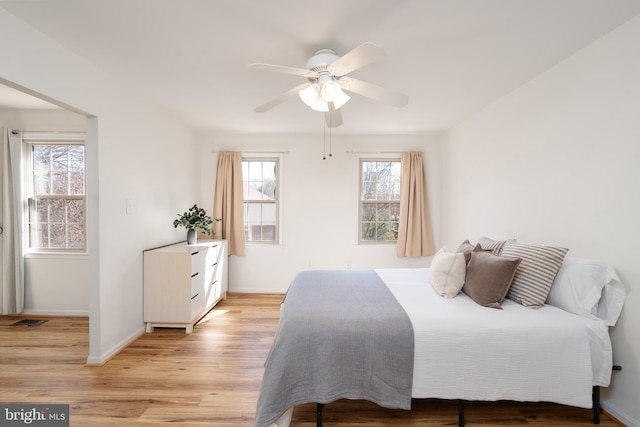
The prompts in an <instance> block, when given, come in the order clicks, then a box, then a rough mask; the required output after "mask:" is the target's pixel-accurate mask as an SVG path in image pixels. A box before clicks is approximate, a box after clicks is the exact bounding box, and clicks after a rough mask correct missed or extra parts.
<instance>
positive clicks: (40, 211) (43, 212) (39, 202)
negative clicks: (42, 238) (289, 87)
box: [34, 199, 49, 223]
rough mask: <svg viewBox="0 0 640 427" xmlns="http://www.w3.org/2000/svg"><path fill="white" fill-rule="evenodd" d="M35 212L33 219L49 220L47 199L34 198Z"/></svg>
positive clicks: (38, 220)
mask: <svg viewBox="0 0 640 427" xmlns="http://www.w3.org/2000/svg"><path fill="white" fill-rule="evenodd" d="M34 202H35V204H36V213H37V216H36V218H35V220H36V221H37V222H43V223H44V222H49V201H48V200H47V199H36V200H35V201H34Z"/></svg>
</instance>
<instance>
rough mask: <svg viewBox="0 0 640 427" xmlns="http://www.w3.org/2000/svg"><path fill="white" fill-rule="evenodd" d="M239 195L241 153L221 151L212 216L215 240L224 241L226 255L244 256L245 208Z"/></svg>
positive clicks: (240, 194) (240, 193) (240, 189)
mask: <svg viewBox="0 0 640 427" xmlns="http://www.w3.org/2000/svg"><path fill="white" fill-rule="evenodd" d="M243 202H244V199H243V195H242V153H239V152H236V151H221V152H220V154H219V156H218V175H217V177H216V196H215V200H214V203H213V217H214V218H222V221H214V231H215V232H216V234H215V235H216V237H217V238H220V239H226V240H227V245H228V249H229V255H240V256H242V255H244V215H243V212H242V208H243V206H244V203H243Z"/></svg>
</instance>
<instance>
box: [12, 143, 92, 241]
mask: <svg viewBox="0 0 640 427" xmlns="http://www.w3.org/2000/svg"><path fill="white" fill-rule="evenodd" d="M23 141H24V142H25V143H26V144H25V146H26V150H25V151H26V165H27V168H26V172H27V176H26V185H25V186H24V187H25V196H26V202H27V209H26V223H27V227H26V233H27V243H26V246H27V248H28V250H29V251H36V252H37V251H45V252H51V251H55V252H85V251H86V200H85V155H84V148H85V147H84V141H81V142H80V141H77V140H73V141H61V140H52V141H47V140H46V139H37V140H29V139H25V138H23Z"/></svg>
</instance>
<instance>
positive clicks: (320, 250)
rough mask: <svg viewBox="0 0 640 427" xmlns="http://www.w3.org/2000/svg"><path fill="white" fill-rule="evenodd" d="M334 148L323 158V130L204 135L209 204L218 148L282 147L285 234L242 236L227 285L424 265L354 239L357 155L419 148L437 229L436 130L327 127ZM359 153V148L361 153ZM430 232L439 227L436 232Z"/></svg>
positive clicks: (250, 286) (245, 288)
mask: <svg viewBox="0 0 640 427" xmlns="http://www.w3.org/2000/svg"><path fill="white" fill-rule="evenodd" d="M332 148H333V155H332V156H331V157H328V156H327V159H326V160H323V159H322V157H323V136H322V134H315V135H269V136H252V135H219V136H211V137H206V138H203V142H202V153H201V159H202V166H201V170H202V173H203V175H202V176H203V178H202V181H203V186H202V190H203V193H202V195H201V200H203V202H204V203H205V205H204V206H205V207H206V209H207V210H208V211H209V212H212V208H213V196H214V188H215V173H216V169H217V151H216V150H223V151H224V150H229V151H242V152H244V153H247V152H251V151H256V150H257V151H269V150H275V151H286V154H284V158H283V165H282V174H283V177H282V178H283V179H282V182H283V185H284V186H283V189H282V195H281V196H282V199H283V208H282V212H281V214H282V217H283V221H282V223H283V230H282V235H283V239H282V242H281V244H280V245H277V246H274V245H267V246H265V245H256V244H254V245H251V244H247V248H246V255H245V256H244V257H237V256H232V257H231V259H230V262H229V287H230V290H231V291H236V292H284V291H285V290H286V289H287V287H288V286H289V283H290V282H291V279H292V278H293V276H294V275H295V274H296V273H298V272H300V271H303V270H309V269H345V268H347V269H360V268H374V267H410V266H425V265H427V263H428V260H427V258H419V257H418V258H398V257H397V256H396V247H395V245H384V246H372V245H357V244H356V242H357V230H358V228H357V225H358V204H357V201H358V188H359V187H358V167H359V166H358V155H357V154H350V153H347V151H348V150H353V151H358V152H364V153H370V152H373V153H376V152H380V151H383V152H389V151H392V152H397V153H399V152H402V151H422V152H423V156H424V159H425V172H426V175H427V186H428V193H429V197H430V200H431V202H432V220H433V223H434V229H435V230H438V229H439V220H440V218H439V210H438V209H437V206H438V205H439V197H440V194H439V193H440V170H439V153H438V144H437V142H436V140H435V138H434V137H429V136H408V135H370V136H366V135H365V136H347V135H340V133H339V131H337V132H334V133H333V140H332ZM362 155H363V156H364V155H365V154H362ZM435 238H436V240H437V239H438V238H439V235H436V236H435Z"/></svg>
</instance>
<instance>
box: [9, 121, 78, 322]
mask: <svg viewBox="0 0 640 427" xmlns="http://www.w3.org/2000/svg"><path fill="white" fill-rule="evenodd" d="M85 125H86V118H85V117H84V116H82V115H80V114H77V113H73V112H71V111H67V110H61V109H39V110H26V109H6V108H2V109H0V127H1V126H6V127H9V128H11V129H15V130H21V131H61V132H65V131H67V132H69V131H84V130H85ZM24 311H25V313H31V314H34V313H35V314H56V315H84V316H86V315H88V314H89V260H88V257H87V256H85V255H75V254H74V255H59V254H55V255H49V254H38V255H28V256H27V259H26V260H25V301H24Z"/></svg>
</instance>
